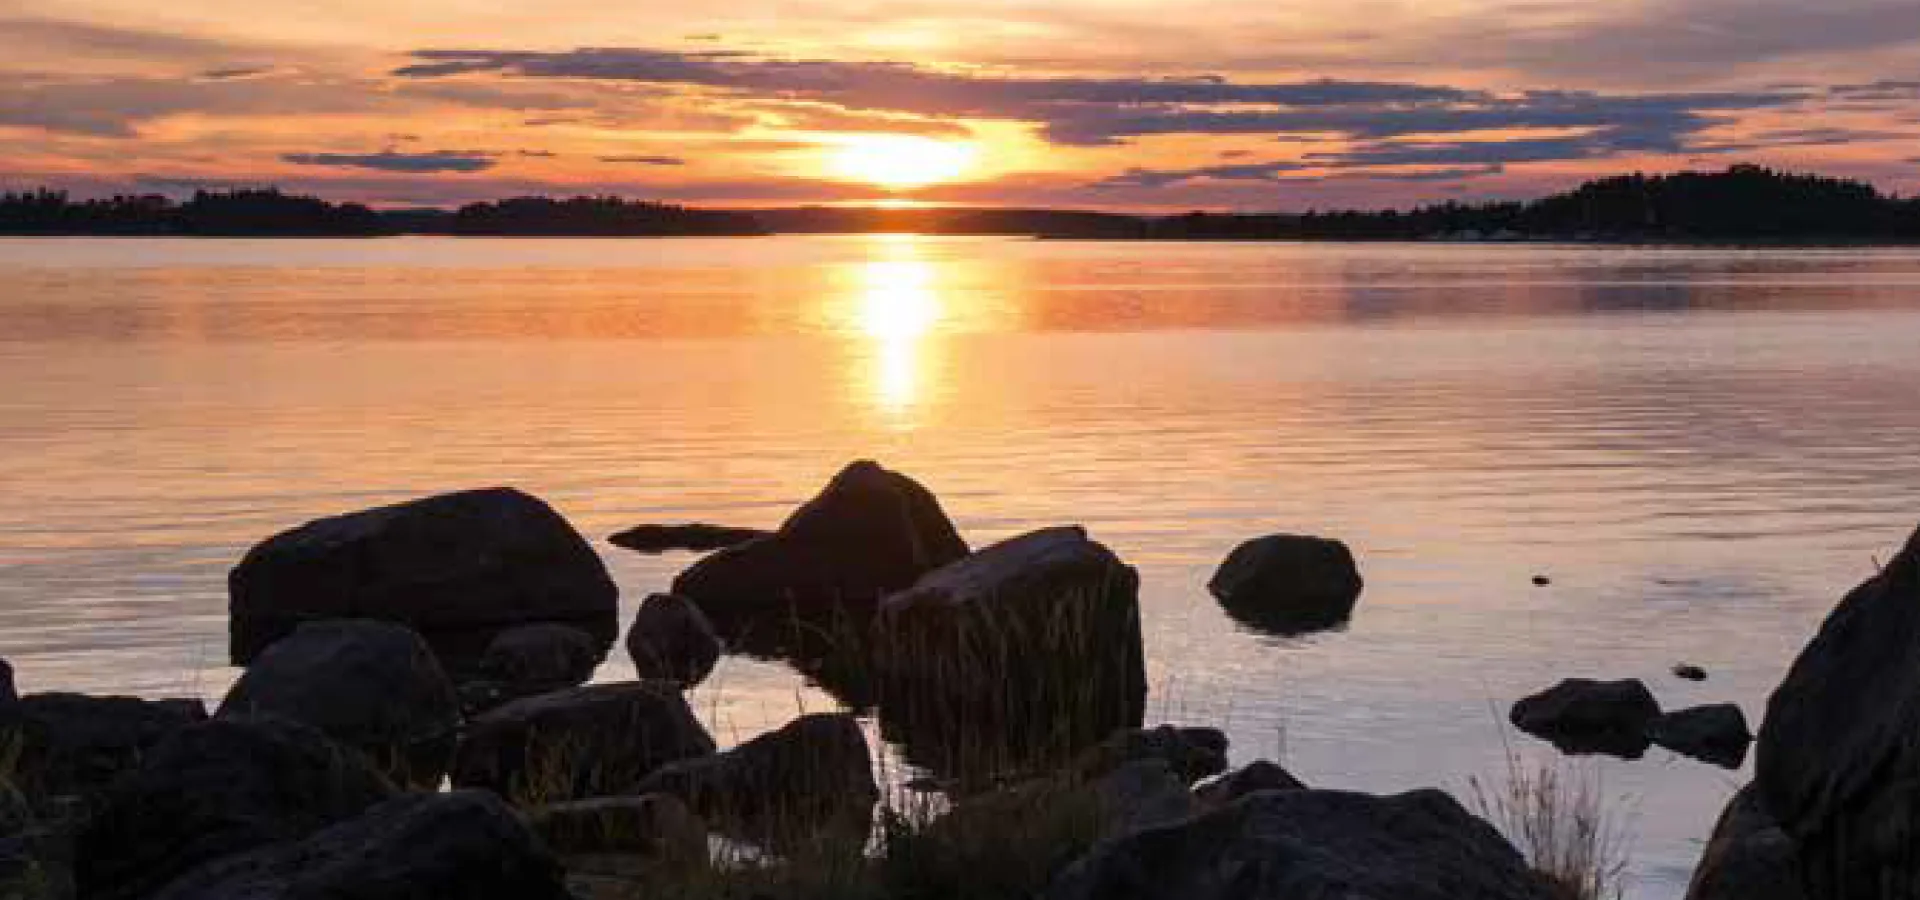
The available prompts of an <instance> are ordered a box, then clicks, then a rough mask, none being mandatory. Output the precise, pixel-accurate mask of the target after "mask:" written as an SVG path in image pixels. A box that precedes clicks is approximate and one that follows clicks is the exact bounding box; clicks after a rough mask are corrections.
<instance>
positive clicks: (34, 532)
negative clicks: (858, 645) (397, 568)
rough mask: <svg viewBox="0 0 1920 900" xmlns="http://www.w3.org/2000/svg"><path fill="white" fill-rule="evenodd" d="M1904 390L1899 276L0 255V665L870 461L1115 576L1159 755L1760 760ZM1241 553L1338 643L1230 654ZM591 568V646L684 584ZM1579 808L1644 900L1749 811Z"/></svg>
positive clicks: (1885, 499)
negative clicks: (408, 525)
mask: <svg viewBox="0 0 1920 900" xmlns="http://www.w3.org/2000/svg"><path fill="white" fill-rule="evenodd" d="M1916 347H1920V251H1916V250H1857V249H1848V250H1783V249H1765V250H1698V249H1634V248H1601V247H1549V246H1438V245H1359V246H1352V245H1347V246H1342V245H1288V244H1263V245H1255V244H1246V245H1239V244H1236V245H1168V244H1093V243H1067V242H1061V243H1051V242H1035V241H1013V240H997V239H948V238H913V237H846V238H839V237H835V238H812V237H807V238H800V237H793V238H786V237H783V238H773V239H749V240H671V241H619V240H614V241H606V240H595V241H546V240H519V241H492V240H458V239H451V240H442V239H426V238H404V239H391V240H372V241H297V242H270V241H212V240H208V241H171V240H16V241H0V384H4V385H5V390H4V391H0V656H5V657H6V658H8V659H10V660H12V661H13V663H14V665H15V666H16V668H17V669H18V670H19V680H20V682H21V685H22V688H23V689H27V690H55V689H67V690H85V691H114V692H128V693H139V694H146V695H169V694H176V695H177V694H182V693H198V694H203V695H205V696H208V697H218V696H219V694H220V693H221V692H223V690H224V689H225V687H226V685H227V684H228V683H230V682H231V680H232V679H233V677H234V672H233V671H232V670H230V669H228V668H227V667H226V666H225V633H226V631H225V629H226V593H225V576H226V571H227V569H228V567H229V566H230V565H232V564H233V563H234V562H235V561H236V560H237V559H238V558H239V556H240V555H241V554H242V553H243V552H244V551H245V549H246V548H247V547H248V546H249V545H251V544H252V543H253V542H255V541H257V540H259V539H260V538H263V537H265V536H267V535H269V534H271V533H273V532H275V531H277V530H280V529H282V528H284V527H287V526H290V525H294V524H297V523H299V522H302V521H305V520H307V519H310V518H313V517H316V516H321V515H326V514H330V513H335V512H341V511H346V510H351V509H356V508H360V507H365V506H368V505H372V504H377V503H382V502H387V501H392V500H397V499H401V498H406V497H410V496H415V495H419V494H424V493H429V492H438V491H444V490H450V489H456V488H464V487H474V486H483V485H490V484H512V485H516V486H519V487H522V488H525V489H527V490H530V491H532V492H534V493H537V494H539V495H541V496H543V497H545V498H547V499H548V500H550V501H551V502H553V503H554V504H555V505H556V506H557V507H559V508H560V509H561V511H562V512H564V513H566V514H567V515H568V516H569V517H570V518H571V519H572V520H573V521H574V522H575V523H576V524H577V525H578V526H579V527H580V528H581V529H582V530H583V531H584V532H586V533H587V534H588V535H589V536H590V537H593V538H595V539H596V540H597V539H598V538H600V537H603V536H604V535H606V534H608V533H611V532H613V531H615V530H618V529H620V528H622V527H625V526H628V525H632V524H636V523H640V522H667V521H682V520H689V521H691V520H701V521H713V522H722V523H729V524H740V525H757V526H771V525H773V524H775V523H777V522H778V521H779V519H780V518H781V517H782V516H783V515H784V514H785V513H786V511H787V510H788V509H790V508H791V506H792V505H793V504H794V503H796V502H798V501H800V500H802V499H804V498H806V497H807V496H810V495H811V494H812V493H813V492H814V491H815V490H816V489H817V488H818V487H819V486H820V485H821V484H822V483H823V482H824V481H825V479H826V478H827V477H829V476H830V475H831V474H832V473H833V472H834V471H835V470H836V469H837V468H838V467H839V466H840V465H841V464H843V463H844V462H846V461H848V460H850V459H855V458H860V457H873V458H876V459H878V460H880V461H882V462H883V463H885V464H887V465H888V466H891V467H895V468H899V469H902V470H904V471H906V472H908V473H911V474H913V475H915V476H916V477H918V478H920V479H921V480H922V481H924V482H925V483H926V484H927V485H928V486H929V487H931V488H932V489H933V490H934V491H935V492H936V493H938V494H939V495H940V497H941V498H942V500H943V501H944V503H945V505H946V508H947V510H948V511H949V512H950V513H951V514H952V515H953V517H954V518H955V520H956V521H957V522H958V523H959V524H960V526H961V528H962V530H963V532H965V533H966V534H967V536H968V537H969V538H970V539H972V540H973V541H974V542H975V543H976V544H982V543H985V542H988V541H991V540H994V539H997V538H1001V537H1005V536H1009V535H1012V534H1015V533H1018V532H1021V531H1024V530H1027V529H1031V528H1034V527H1038V526H1043V525H1052V524H1059V523H1067V522H1078V523H1084V524H1085V525H1087V526H1088V527H1089V528H1090V529H1091V530H1092V532H1093V533H1094V535H1095V536H1096V537H1098V538H1099V539H1101V540H1103V541H1105V542H1106V543H1108V544H1109V545H1111V546H1112V547H1114V548H1115V549H1116V550H1117V551H1118V552H1119V553H1120V554H1121V556H1123V557H1124V558H1126V559H1127V560H1128V561H1130V562H1132V563H1134V564H1135V565H1137V566H1139V567H1140V569H1141V572H1142V577H1143V587H1142V591H1143V597H1142V600H1143V603H1144V607H1145V616H1146V619H1147V628H1148V630H1147V653H1148V657H1149V665H1150V673H1149V674H1150V678H1151V680H1152V683H1153V685H1154V695H1153V697H1152V698H1151V700H1150V702H1149V715H1150V717H1151V718H1155V719H1161V720H1170V721H1176V722H1184V723H1195V724H1221V725H1224V726H1225V727H1226V728H1227V729H1228V730H1229V732H1230V733H1231V735H1232V738H1233V741H1234V748H1235V754H1236V757H1237V758H1238V759H1239V760H1240V761H1245V760H1248V759H1252V758H1254V757H1258V756H1280V757H1283V758H1284V760H1285V762H1286V764H1287V765H1288V767H1289V768H1291V769H1293V770H1294V771H1295V772H1296V773H1297V774H1299V775H1300V776H1301V777H1303V778H1304V779H1306V780H1307V781H1309V782H1310V783H1314V784H1318V785H1323V786H1334V787H1356V788H1363V789H1368V790H1394V789H1402V788H1409V787H1415V786H1422V785H1429V784H1437V785H1440V786H1442V787H1446V788H1449V789H1453V790H1455V791H1457V792H1464V791H1465V789H1466V785H1467V779H1468V778H1470V777H1473V776H1481V777H1487V776H1493V777H1495V778H1496V779H1497V778H1498V776H1499V774H1500V773H1501V771H1502V770H1503V767H1504V763H1503V761H1502V760H1503V747H1504V746H1505V744H1506V742H1509V741H1510V742H1511V743H1512V745H1513V746H1514V748H1515V749H1517V750H1519V751H1521V752H1523V753H1525V754H1528V755H1530V756H1538V755H1541V754H1542V753H1543V751H1544V752H1548V753H1550V752H1551V751H1547V750H1546V748H1545V747H1544V745H1541V744H1538V743H1537V742H1534V741H1532V740H1530V739H1527V738H1525V737H1522V736H1514V735H1510V734H1507V733H1506V732H1505V730H1504V729H1503V727H1502V722H1503V721H1504V716H1505V708H1506V706H1507V704H1508V703H1510V702H1511V701H1512V700H1513V699H1515V698H1517V697H1519V696H1522V695H1524V694H1526V693H1529V692H1531V691H1533V690H1535V689H1538V688H1540V687H1543V686H1545V685H1547V684H1550V683H1552V682H1553V681H1555V680H1557V679H1559V678H1561V677H1565V676H1593V677H1629V676H1637V677H1640V678H1643V679H1645V680H1646V681H1647V682H1648V684H1649V685H1650V686H1652V687H1653V688H1654V691H1655V693H1656V694H1657V695H1658V696H1659V697H1660V699H1661V701H1662V702H1663V704H1665V705H1667V706H1669V707H1678V706H1682V705H1688V704H1693V703H1702V702H1713V701H1722V700H1732V701H1737V702H1739V703H1740V704H1741V705H1742V706H1743V707H1745V709H1746V710H1747V713H1748V716H1749V717H1750V718H1752V719H1755V720H1756V721H1757V719H1758V717H1759V715H1760V713H1761V712H1762V710H1763V705H1764V701H1765V698H1766V696H1767V693H1768V692H1769V691H1770V690H1771V688H1772V686H1773V684H1774V683H1775V682H1776V681H1777V680H1778V678H1779V677H1780V675H1781V674H1782V673H1783V672H1784V670H1785V668H1786V666H1787V664H1788V663H1789V661H1790V660H1791V658H1792V656H1793V654H1794V653H1795V652H1796V651H1797V650H1798V648H1799V647H1800V646H1801V644H1802V643H1803V642H1804V641H1805V640H1806V639H1807V637H1808V636H1809V635H1810V633H1811V632H1812V630H1813V628H1814V627H1815V626H1816V625H1817V623H1818V622H1819V620H1820V619H1821V617H1822V616H1823V615H1824V614H1825V613H1826V612H1827V610H1828V609H1829V608H1830V607H1831V606H1832V604H1833V603H1834V602H1835V601H1836V600H1837V599H1838V597H1839V596H1840V595H1841V593H1842V592H1843V591H1844V590H1845V589H1846V588H1847V587H1849V586H1851V585H1852V584H1853V583H1855V582H1857V581H1858V580H1860V579H1861V578H1863V577H1865V576H1866V575H1867V574H1868V573H1870V572H1871V571H1872V568H1873V565H1874V560H1875V558H1876V556H1877V557H1880V558H1885V557H1886V556H1888V555H1890V554H1891V552H1892V551H1893V550H1894V549H1895V548H1896V547H1897V545H1898V544H1899V542H1900V541H1901V540H1902V539H1903V538H1904V537H1905V535H1906V534H1907V532H1908V531H1909V530H1911V529H1912V528H1913V527H1914V525H1915V523H1916V521H1920V452H1916V450H1915V448H1916V447H1920V353H1916V352H1915V348H1916ZM1272 531H1304V532H1311V533H1319V534H1325V535H1329V536H1336V537H1339V538H1342V539H1344V540H1346V541H1347V542H1348V543H1349V544H1351V545H1352V546H1353V548H1354V550H1355V552H1356V554H1357V555H1358V556H1359V557H1360V560H1361V565H1362V568H1363V571H1364V573H1365V575H1366V578H1367V588H1366V594H1365V596H1364V597H1363V598H1362V600H1361V604H1360V608H1359V610H1358V612H1357V614H1356V617H1355V619H1354V621H1353V623H1352V625H1351V627H1350V628H1349V629H1348V630H1345V631H1342V632H1336V633H1328V634H1323V635H1319V636H1315V637H1310V638H1305V639H1293V640H1284V639H1276V638H1271V637H1265V636H1261V635H1258V634H1253V633H1249V632H1246V631H1244V630H1241V629H1239V628H1237V627H1236V626H1234V625H1233V624H1232V623H1231V622H1229V620H1228V619H1227V618H1226V617H1225V616H1224V615H1223V614H1222V613H1220V612H1219V611H1218V609H1217V608H1216V606H1215V605H1214V603H1213V601H1212V600H1211V599H1210V598H1209V597H1208V595H1207V593H1206V591H1205V589H1204V587H1203V585H1204V583H1205V581H1206V579H1207V576H1208V575H1209V574H1210V573H1211V571H1212V569H1213V567H1214V565H1215V564H1216V563H1217V562H1218V561H1219V560H1220V559H1221V558H1222V557H1223V556H1224V555H1225V554H1226V552H1227V551H1228V550H1229V549H1231V548H1232V547H1233V545H1234V544H1235V543H1237V542H1238V541H1240V540H1241V539H1244V538H1247V537H1251V536H1254V535H1258V534H1262V533H1267V532H1272ZM601 550H602V552H603V554H604V555H605V557H606V559H607V561H608V563H609V564H610V565H611V567H612V568H613V571H614V573H615V576H616V578H617V580H618V581H619V582H620V585H621V589H622V593H623V599H624V602H625V603H626V605H627V607H628V612H629V614H630V612H631V607H632V605H633V604H635V603H637V601H638V600H639V599H640V598H642V597H644V596H645V595H646V594H647V593H648V592H649V591H653V590H657V589H661V588H663V587H664V586H665V585H666V584H667V582H668V580H669V579H670V578H671V576H672V575H673V573H674V572H675V571H677V570H678V569H679V568H680V567H682V566H683V565H685V564H686V562H687V561H688V558H687V557H663V558H651V557H643V556H639V555H636V554H631V553H627V552H625V551H622V550H619V549H617V548H613V547H610V546H606V545H604V544H601ZM1536 573H1544V574H1547V575H1550V576H1551V577H1552V584H1551V585H1550V586H1547V587H1534V586H1533V585H1532V584H1530V579H1531V577H1532V576H1533V575H1534V574H1536ZM623 657H624V654H622V653H619V652H616V655H615V658H614V660H613V661H612V662H611V663H610V664H609V665H608V666H607V667H606V668H605V669H604V670H603V677H608V678H616V677H621V676H622V674H623V672H625V671H630V670H626V669H625V665H626V664H625V661H624V658H623ZM1682 660H1684V661H1688V662H1692V663H1697V664H1700V665H1702V666H1705V667H1706V668H1707V669H1708V670H1709V671H1710V672H1711V673H1712V678H1711V680H1709V681H1707V682H1706V683H1704V684H1692V683H1688V682H1683V681H1679V680H1677V679H1675V678H1673V677H1672V676H1670V675H1669V674H1668V669H1669V667H1670V666H1672V665H1673V664H1674V663H1676V662H1679V661H1682ZM694 699H695V706H696V707H697V708H698V709H699V710H700V712H701V714H702V716H703V717H705V718H707V719H708V721H709V724H710V725H711V726H712V727H713V729H714V731H715V733H716V736H718V737H719V738H721V740H722V741H723V742H725V741H731V740H736V739H739V738H741V737H744V736H750V735H751V734H753V733H755V732H757V731H758V730H760V729H762V728H765V727H767V726H769V725H772V724H778V723H779V722H782V721H785V720H786V719H787V718H790V717H791V716H793V715H794V714H796V713H797V712H799V711H800V710H802V709H807V710H820V709H825V708H829V707H831V706H832V704H833V701H832V700H831V698H829V697H827V696H826V695H825V694H824V693H822V692H820V691H818V690H814V689H810V688H808V687H806V686H804V685H802V684H801V683H800V682H799V680H798V678H797V677H796V676H795V675H793V674H792V673H791V672H789V671H788V670H786V669H785V668H783V667H782V666H779V665H777V664H772V663H765V662H757V661H753V660H747V659H732V660H729V661H727V662H725V663H723V665H722V667H721V669H720V670H719V671H718V672H717V673H716V675H715V677H714V678H713V679H712V680H711V681H710V682H708V683H707V684H706V685H704V686H703V687H701V688H700V689H699V690H698V691H697V692H696V696H695V698H694ZM1579 767H1580V768H1581V770H1582V771H1588V772H1590V773H1591V774H1592V776H1593V777H1595V778H1598V779H1599V781H1600V785H1601V790H1602V791H1603V792H1604V793H1605V794H1606V795H1607V796H1608V797H1609V798H1610V799H1611V800H1612V801H1613V804H1612V805H1613V808H1614V809H1615V811H1616V813H1617V815H1618V816H1619V817H1620V819H1621V821H1622V824H1623V825H1624V830H1625V832H1626V835H1627V840H1628V843H1629V846H1630V850H1631V854H1632V860H1633V872H1634V876H1635V886H1634V894H1635V895H1636V896H1642V897H1657V898H1667V897H1677V896H1678V895H1679V894H1680V892H1681V890H1682V887H1683V886H1684V884H1685V880H1686V876H1687V873H1688V872H1689V870H1690V869H1691V867H1692V865H1693V862H1694V860H1695V858H1696V857H1697V855H1698V853H1699V848H1700V844H1701V841H1702V839H1703V838H1704V837H1705V836H1706V834H1707V833H1708V831H1709V829H1710V826H1711V824H1712V821H1713V819H1714V816H1715V815H1716V813H1717V812H1718V810H1719V808H1720V806H1721V804H1722V803H1723V801H1724V800H1725V798H1726V797H1727V796H1728V795H1729V794H1730V793H1732V791H1733V790H1734V789H1735V787H1736V786H1737V785H1738V784H1739V783H1740V782H1742V781H1744V780H1745V778H1746V777H1747V773H1738V774H1735V773H1727V772H1723V771H1721V770H1719V769H1714V768H1710V767H1708V766H1705V765H1703V764H1700V763H1696V762H1692V761H1689V760H1685V759H1681V758H1676V757H1673V756H1670V755H1668V754H1666V753H1665V752H1664V751H1661V750H1657V749H1656V750H1654V751H1653V752H1652V753H1650V754H1649V755H1648V757H1647V758H1646V759H1643V760H1640V761H1637V762H1631V763H1627V762H1612V761H1609V762H1604V763H1581V764H1579Z"/></svg>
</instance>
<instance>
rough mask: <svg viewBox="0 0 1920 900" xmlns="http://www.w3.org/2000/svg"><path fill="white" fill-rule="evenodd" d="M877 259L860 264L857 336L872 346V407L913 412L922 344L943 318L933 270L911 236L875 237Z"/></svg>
mask: <svg viewBox="0 0 1920 900" xmlns="http://www.w3.org/2000/svg"><path fill="white" fill-rule="evenodd" d="M875 241H876V243H877V246H876V247H875V248H874V255H875V257H876V258H875V259H872V260H870V261H867V262H863V263H860V264H859V268H858V284H859V287H858V291H859V294H858V304H857V306H856V308H855V312H854V315H855V316H856V317H857V325H858V330H859V333H860V334H862V335H864V336H865V337H866V338H867V339H868V340H869V341H870V342H871V351H872V352H871V359H870V362H869V369H868V373H867V378H868V381H869V382H870V383H871V390H872V393H873V399H874V403H875V404H876V405H877V406H878V407H879V408H880V410H881V411H882V412H885V413H887V414H889V415H893V416H903V415H905V414H906V413H908V412H909V411H911V409H912V407H913V405H914V404H915V402H916V401H917V400H918V399H919V393H920V387H921V382H922V378H923V374H924V373H923V371H922V370H923V369H924V359H923V352H922V351H923V346H924V344H925V342H926V340H927V338H928V336H929V335H930V334H931V333H932V331H933V330H934V327H935V326H936V325H938V324H939V323H940V320H941V318H942V316H943V315H944V314H945V311H946V310H945V302H944V300H943V298H942V297H941V293H940V288H939V282H938V280H937V276H936V271H937V270H936V268H935V267H934V266H933V265H932V264H931V263H929V262H928V261H927V260H926V259H924V258H923V257H922V255H921V248H920V245H919V238H918V237H917V236H915V235H882V236H879V237H877V238H875Z"/></svg>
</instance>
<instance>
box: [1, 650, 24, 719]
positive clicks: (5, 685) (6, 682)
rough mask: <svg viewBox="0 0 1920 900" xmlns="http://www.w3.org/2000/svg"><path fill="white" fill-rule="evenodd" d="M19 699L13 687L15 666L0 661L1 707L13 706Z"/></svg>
mask: <svg viewBox="0 0 1920 900" xmlns="http://www.w3.org/2000/svg"><path fill="white" fill-rule="evenodd" d="M19 699H20V694H19V692H18V691H16V690H14V687H13V664H12V663H10V662H7V661H6V660H4V659H0V707H7V706H12V705H13V704H14V703H15V702H16V701H18V700H19Z"/></svg>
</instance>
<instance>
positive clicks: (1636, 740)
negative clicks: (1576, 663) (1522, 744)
mask: <svg viewBox="0 0 1920 900" xmlns="http://www.w3.org/2000/svg"><path fill="white" fill-rule="evenodd" d="M1659 716H1660V703H1659V701H1656V700H1655V699H1653V693H1652V692H1651V691H1649V690H1647V686H1646V685H1645V684H1642V683H1641V682H1640V680H1639V679H1637V678H1629V679H1626V680H1623V681H1593V680H1590V679H1586V678H1568V679H1565V680H1563V681H1561V682H1560V683H1559V684H1556V685H1554V686H1553V687H1550V688H1548V689H1546V690H1544V691H1541V692H1540V693H1538V694H1534V695H1533V696H1530V697H1526V698H1523V699H1521V700H1520V701H1519V702H1516V703H1515V704H1513V709H1512V710H1510V711H1509V712H1508V714H1507V719H1508V721H1511V722H1512V723H1513V727H1515V728H1518V729H1520V730H1521V731H1524V732H1526V733H1528V734H1530V735H1533V736H1534V737H1537V738H1540V739H1542V740H1545V741H1548V742H1550V743H1552V744H1553V745H1554V746H1555V747H1557V748H1559V749H1560V751H1561V752H1562V753H1568V754H1576V755H1580V754H1590V753H1604V754H1607V755H1610V756H1619V757H1623V758H1627V759H1639V758H1640V757H1641V756H1642V755H1644V754H1645V753H1646V752H1647V745H1648V743H1649V741H1648V739H1647V727H1648V726H1649V725H1651V724H1652V723H1653V720H1654V719H1656V718H1658V717H1659Z"/></svg>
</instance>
